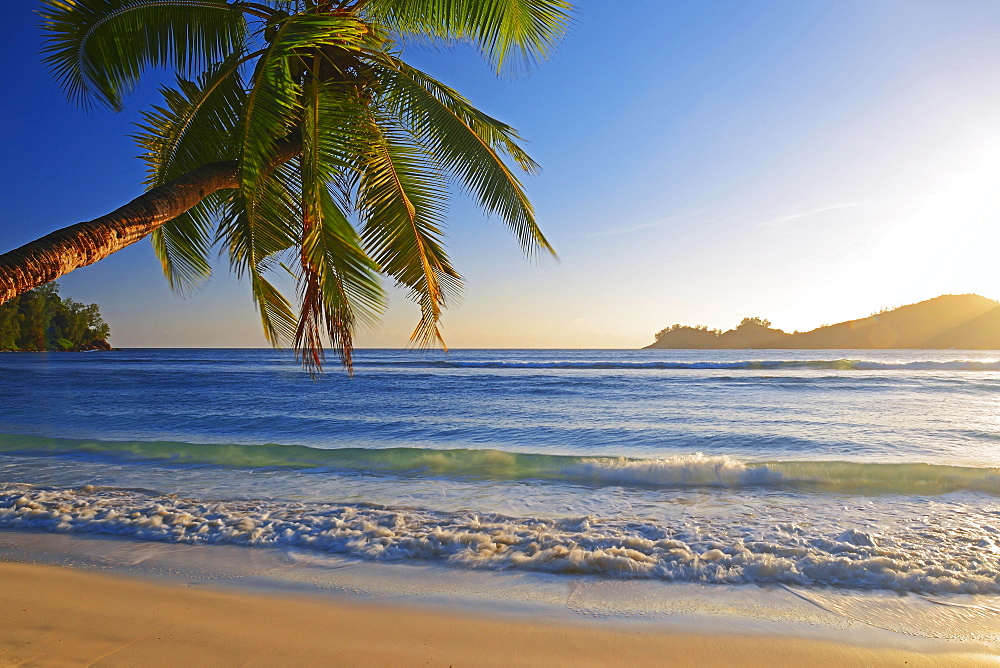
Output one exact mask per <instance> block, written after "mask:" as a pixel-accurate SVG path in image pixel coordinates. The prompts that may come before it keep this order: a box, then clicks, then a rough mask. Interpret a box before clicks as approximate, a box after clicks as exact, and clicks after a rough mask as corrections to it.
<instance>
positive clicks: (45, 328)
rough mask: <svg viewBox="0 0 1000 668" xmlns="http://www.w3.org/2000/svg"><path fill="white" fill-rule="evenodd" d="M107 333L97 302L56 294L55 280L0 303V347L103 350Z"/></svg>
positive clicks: (106, 344) (3, 348)
mask: <svg viewBox="0 0 1000 668" xmlns="http://www.w3.org/2000/svg"><path fill="white" fill-rule="evenodd" d="M110 335H111V328H110V327H109V326H108V324H107V323H106V322H104V319H103V318H102V317H101V312H100V310H99V309H98V307H97V304H82V303H80V302H78V301H74V300H72V299H68V298H63V297H60V296H59V286H58V285H57V284H56V283H48V284H46V285H43V286H40V287H38V288H35V289H34V290H30V291H29V292H25V293H24V294H22V295H19V296H17V297H14V298H13V299H11V300H9V301H7V302H6V303H4V304H0V350H34V351H40V350H107V349H110V346H109V345H108V343H107V338H108V337H109V336H110Z"/></svg>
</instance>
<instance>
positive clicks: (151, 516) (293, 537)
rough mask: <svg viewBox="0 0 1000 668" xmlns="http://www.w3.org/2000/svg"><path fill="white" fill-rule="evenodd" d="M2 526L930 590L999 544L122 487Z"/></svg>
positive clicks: (23, 498) (17, 516)
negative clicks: (221, 497) (750, 534)
mask: <svg viewBox="0 0 1000 668" xmlns="http://www.w3.org/2000/svg"><path fill="white" fill-rule="evenodd" d="M0 527H2V528H9V529H21V530H23V529H34V530H45V531H55V532H85V533H100V534H111V535H117V536H124V537H130V538H135V539H141V540H155V541H168V542H177V543H187V544H229V545H243V546H247V547H278V548H280V547H295V548H298V549H305V550H310V551H316V552H319V553H328V554H338V555H345V556H349V557H354V558H359V559H371V560H384V561H407V560H425V561H427V560H429V561H437V562H445V563H449V564H454V565H459V566H463V567H469V568H488V569H520V570H530V571H542V572H548V573H560V574H566V575H600V576H606V577H617V578H645V579H657V580H665V581H675V582H702V583H712V584H767V583H781V584H786V585H799V586H807V587H817V586H821V587H847V588H867V589H881V590H890V591H898V592H920V593H926V594H954V593H961V594H997V593H1000V581H998V579H1000V576H998V573H1000V549H996V546H994V548H995V549H994V550H992V551H985V550H977V549H975V548H974V547H972V548H971V549H970V546H968V545H963V544H962V543H961V542H960V541H959V542H955V541H946V542H944V543H942V542H940V541H924V542H920V540H919V534H913V536H910V537H908V540H907V541H904V540H902V539H901V537H895V538H893V537H885V536H880V535H878V534H874V533H870V532H865V531H861V530H858V529H850V530H846V531H843V532H841V533H839V534H835V535H823V534H817V533H810V532H808V531H806V530H804V529H802V528H801V527H796V526H776V527H773V529H772V530H771V531H769V532H768V534H767V535H766V536H762V537H760V538H759V539H756V540H748V539H747V538H746V537H744V536H741V535H740V534H739V532H738V531H735V532H726V531H706V530H704V529H698V528H694V529H692V528H691V527H687V526H676V527H671V526H660V525H655V524H652V523H644V522H638V521H621V520H616V521H600V520H596V519H593V518H587V517H583V518H573V519H546V518H523V517H508V516H504V515H498V514H492V513H491V514H477V513H448V512H433V511H427V510H420V509H413V508H388V507H381V506H371V505H366V504H323V503H315V504H307V503H295V502H280V503H279V502H274V501H252V502H251V501H218V502H205V501H197V500H192V499H183V498H177V497H175V496H173V495H167V496H163V495H156V494H148V493H142V492H137V491H131V490H115V489H98V488H92V487H84V488H80V489H60V490H45V489H39V488H33V487H29V486H26V485H9V484H8V485H2V486H0Z"/></svg>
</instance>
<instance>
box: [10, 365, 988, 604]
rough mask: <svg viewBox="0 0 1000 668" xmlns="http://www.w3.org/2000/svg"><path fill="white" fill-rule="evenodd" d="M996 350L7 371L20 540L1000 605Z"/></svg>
mask: <svg viewBox="0 0 1000 668" xmlns="http://www.w3.org/2000/svg"><path fill="white" fill-rule="evenodd" d="M998 359H1000V353H997V352H996V351H988V352H982V351H976V352H969V351H926V350H907V351H870V350H869V351H843V350H840V351H816V350H810V351H781V350H768V351H760V350H752V351H614V350H458V351H452V352H451V353H450V354H447V355H446V354H444V353H440V352H434V353H430V352H419V351H395V350H392V351H389V350H369V351H360V352H359V353H358V357H357V365H356V374H355V376H354V377H353V378H349V377H347V376H345V375H343V374H342V373H340V372H339V370H337V369H335V368H331V369H330V370H329V371H328V373H326V374H325V375H324V376H322V377H320V378H319V379H318V380H316V381H313V380H311V379H310V378H309V376H308V374H306V373H304V372H303V371H302V370H301V369H300V368H299V367H298V366H297V365H296V364H295V362H294V361H293V360H292V359H291V357H290V355H288V354H286V353H282V352H274V351H269V350H128V351H120V352H113V353H79V354H70V353H67V354H14V353H11V354H0V528H8V529H36V530H37V529H40V530H44V531H52V532H85V533H103V534H115V535H119V536H125V537H129V538H133V539H136V540H155V541H173V542H183V543H224V544H230V545H240V546H246V549H253V547H255V546H271V547H277V548H289V549H292V548H294V549H296V550H299V551H303V550H304V551H312V552H315V553H317V554H336V555H341V556H347V557H351V558H357V559H360V560H380V561H395V562H407V561H413V560H421V561H422V562H423V563H426V562H427V561H428V560H429V561H431V562H434V563H438V564H443V565H448V566H453V567H454V568H460V569H466V570H467V569H505V570H517V569H520V570H527V571H543V572H548V573H558V574H564V575H565V576H566V577H579V576H580V575H584V574H596V575H599V576H602V577H610V578H632V579H656V580H666V581H674V582H698V583H720V584H740V583H759V584H765V583H780V584H785V585H789V586H796V587H803V588H807V589H810V590H816V591H823V590H829V589H830V588H860V589H865V590H882V591H887V592H911V593H919V594H923V595H942V594H949V595H951V594H989V595H997V594H1000V469H998V468H997V467H998V466H1000V447H998V446H1000V361H998Z"/></svg>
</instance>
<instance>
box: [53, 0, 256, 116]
mask: <svg viewBox="0 0 1000 668" xmlns="http://www.w3.org/2000/svg"><path fill="white" fill-rule="evenodd" d="M39 14H40V15H41V16H42V21H43V27H44V29H45V31H46V33H48V38H47V40H46V43H45V46H44V47H43V48H42V53H43V54H45V58H44V60H45V62H46V63H47V64H48V65H49V67H50V69H51V70H52V73H53V74H54V75H55V77H56V79H57V80H58V81H59V83H60V85H61V86H62V88H63V90H64V91H65V93H66V94H67V96H68V97H69V98H70V99H71V100H72V101H74V102H76V103H78V104H81V105H83V106H88V105H90V104H93V103H94V102H97V103H99V104H104V105H107V106H108V107H110V108H112V109H114V110H116V111H120V110H121V109H122V97H123V96H124V95H126V94H127V93H129V92H131V91H132V89H133V88H134V87H135V85H136V84H137V82H138V80H139V77H140V76H141V74H142V73H143V71H144V70H146V69H147V68H149V67H170V68H173V69H174V70H175V71H177V72H178V73H179V74H181V75H182V76H193V75H195V74H196V73H198V72H200V71H202V70H204V69H205V68H206V67H208V66H209V65H211V64H212V63H215V62H219V61H221V60H224V59H225V58H226V57H227V56H229V55H230V54H233V53H239V52H242V51H243V50H244V47H245V44H246V41H247V29H246V23H245V21H244V19H243V15H242V13H241V12H240V11H239V10H238V9H236V8H234V7H233V6H232V5H229V4H227V3H226V2H225V0H42V8H41V9H40V10H39Z"/></svg>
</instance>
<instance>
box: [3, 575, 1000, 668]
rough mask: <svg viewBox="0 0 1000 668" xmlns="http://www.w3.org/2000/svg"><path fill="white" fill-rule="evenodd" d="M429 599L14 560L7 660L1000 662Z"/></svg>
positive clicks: (7, 585) (971, 650)
mask: <svg viewBox="0 0 1000 668" xmlns="http://www.w3.org/2000/svg"><path fill="white" fill-rule="evenodd" d="M710 631H711V629H706V632H705V633H694V634H692V633H680V632H674V631H670V630H661V629H651V628H650V627H648V626H646V627H635V626H626V625H616V626H609V625H598V624H593V623H590V624H584V623H581V624H573V623H565V622H562V621H558V620H556V621H553V620H551V619H535V618H530V617H525V618H512V617H510V616H506V617H499V616H497V617H494V616H491V615H489V614H487V613H481V612H470V611H453V612H448V611H442V610H440V609H433V610H432V609H425V608H421V607H418V606H413V605H410V604H402V603H391V602H390V603H387V602H385V601H377V602H376V601H359V600H355V599H350V598H346V597H341V596H337V595H334V594H322V595H300V594H295V593H270V592H267V593H264V592H258V591H252V590H238V589H235V588H232V587H215V586H212V585H204V584H198V585H193V584H192V583H190V582H185V581H182V580H177V581H176V582H170V581H163V580H159V579H158V580H150V579H145V578H138V577H133V576H126V575H107V574H103V573H94V572H90V571H82V570H76V569H71V568H65V567H58V566H43V565H34V564H23V563H0V664H3V665H98V666H129V665H143V666H167V665H174V666H176V665H187V666H207V665H214V666H229V665H267V666H276V665H289V666H291V665H347V666H372V665H376V666H377V665H384V666H389V665H392V666H425V665H430V666H510V665H522V666H615V665H631V666H637V665H638V666H641V665H671V666H703V665H739V666H765V665H766V666H774V665H830V666H833V665H836V666H862V665H879V666H895V665H899V666H902V665H906V666H940V665H950V666H973V665H998V664H1000V660H998V657H997V656H996V655H995V654H991V653H989V650H987V649H985V648H982V647H977V646H973V645H969V644H965V643H963V644H961V645H960V646H956V647H953V648H949V649H948V650H947V651H945V652H931V653H928V652H915V651H908V650H903V649H898V648H884V647H873V646H857V645H852V644H847V643H835V642H828V641H822V640H812V639H803V638H793V637H787V638H785V637H776V636H773V635H731V634H716V633H711V632H710Z"/></svg>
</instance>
